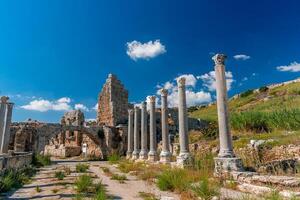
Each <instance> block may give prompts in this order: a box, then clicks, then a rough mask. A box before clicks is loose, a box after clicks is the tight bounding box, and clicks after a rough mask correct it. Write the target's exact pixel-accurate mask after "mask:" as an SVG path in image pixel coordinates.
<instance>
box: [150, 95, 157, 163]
mask: <svg viewBox="0 0 300 200" xmlns="http://www.w3.org/2000/svg"><path fill="white" fill-rule="evenodd" d="M149 106H150V151H149V153H148V160H149V161H152V162H153V161H157V151H156V148H157V144H156V114H155V96H150V97H149Z"/></svg>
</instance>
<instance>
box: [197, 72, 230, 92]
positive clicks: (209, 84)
mask: <svg viewBox="0 0 300 200" xmlns="http://www.w3.org/2000/svg"><path fill="white" fill-rule="evenodd" d="M225 76H226V85H227V90H228V91H229V90H230V89H231V87H232V83H233V82H234V81H235V80H234V79H233V75H232V72H230V71H228V72H225ZM197 78H198V79H201V80H202V81H203V86H204V87H206V88H207V89H208V90H209V91H215V90H216V73H215V71H210V72H208V73H206V74H203V75H201V76H197Z"/></svg>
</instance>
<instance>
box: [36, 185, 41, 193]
mask: <svg viewBox="0 0 300 200" xmlns="http://www.w3.org/2000/svg"><path fill="white" fill-rule="evenodd" d="M35 191H36V192H37V193H40V192H41V191H42V189H41V188H40V186H38V185H37V186H35Z"/></svg>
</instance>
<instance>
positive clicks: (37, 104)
mask: <svg viewBox="0 0 300 200" xmlns="http://www.w3.org/2000/svg"><path fill="white" fill-rule="evenodd" d="M70 102H71V99H70V98H68V97H62V98H60V99H58V100H56V101H49V100H44V99H39V100H33V101H31V102H29V104H27V105H24V106H21V108H23V109H25V110H34V111H40V112H46V111H49V110H55V111H68V110H72V107H71V106H70V104H69V103H70Z"/></svg>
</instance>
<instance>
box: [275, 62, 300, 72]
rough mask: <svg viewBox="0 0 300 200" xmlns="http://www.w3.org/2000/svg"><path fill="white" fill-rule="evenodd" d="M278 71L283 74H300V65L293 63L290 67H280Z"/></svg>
mask: <svg viewBox="0 0 300 200" xmlns="http://www.w3.org/2000/svg"><path fill="white" fill-rule="evenodd" d="M276 69H277V70H278V71H282V72H300V63H297V62H292V63H291V64H289V65H283V66H278V67H276Z"/></svg>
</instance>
